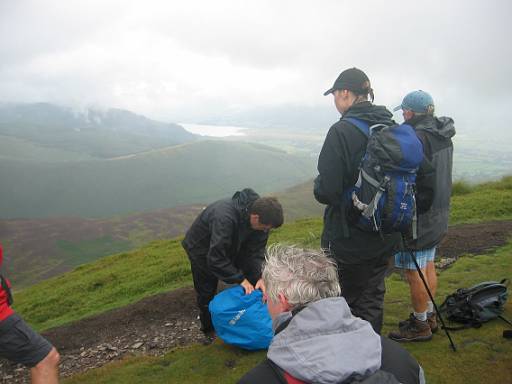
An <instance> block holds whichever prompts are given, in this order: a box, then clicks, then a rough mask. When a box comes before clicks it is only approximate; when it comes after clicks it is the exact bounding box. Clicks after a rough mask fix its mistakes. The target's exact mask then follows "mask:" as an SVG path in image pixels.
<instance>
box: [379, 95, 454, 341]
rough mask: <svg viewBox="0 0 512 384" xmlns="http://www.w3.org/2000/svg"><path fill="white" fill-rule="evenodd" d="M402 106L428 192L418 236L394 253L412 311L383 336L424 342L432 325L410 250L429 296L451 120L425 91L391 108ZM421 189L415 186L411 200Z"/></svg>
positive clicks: (446, 202) (444, 214)
mask: <svg viewBox="0 0 512 384" xmlns="http://www.w3.org/2000/svg"><path fill="white" fill-rule="evenodd" d="M400 109H401V110H402V113H403V117H404V120H405V122H406V123H407V124H409V125H411V126H412V127H413V128H414V130H415V131H416V134H417V135H418V138H419V139H420V140H421V142H422V144H423V152H424V155H425V157H426V158H427V159H428V160H429V161H430V164H431V165H432V166H433V168H434V170H435V176H434V179H435V182H434V194H433V201H432V205H431V206H430V209H429V210H427V211H426V212H420V214H419V215H418V237H417V239H416V240H412V239H409V240H407V241H406V243H405V245H406V248H407V249H406V250H405V251H404V252H399V253H397V254H396V255H395V266H396V267H397V268H401V269H404V270H405V276H406V278H407V281H408V283H409V287H410V292H411V301H412V307H413V313H411V314H410V316H409V318H408V319H407V320H405V321H401V322H400V323H399V325H398V326H399V329H398V331H394V332H391V333H390V334H389V337H390V338H391V339H393V340H396V341H428V340H430V339H431V338H432V333H433V332H436V331H437V329H438V326H437V321H436V315H435V313H434V308H433V303H432V302H431V301H430V298H429V296H428V293H427V291H426V289H425V286H424V284H423V282H422V280H421V278H420V276H419V273H418V271H417V270H416V265H415V264H414V261H413V260H412V255H411V253H412V252H414V255H415V257H416V259H417V262H418V266H419V267H420V269H421V271H422V273H423V275H424V277H425V279H426V282H427V284H428V286H429V289H430V291H431V293H432V295H433V296H434V295H435V293H436V289H437V275H436V270H435V265H434V257H435V254H436V247H437V245H438V244H439V243H440V242H441V240H442V239H443V237H444V236H445V234H446V232H447V231H448V215H449V210H450V196H451V192H452V165H453V143H452V139H451V138H452V137H453V136H454V135H455V127H454V125H453V120H452V119H451V118H449V117H439V118H438V117H436V116H435V115H434V100H433V99H432V97H431V96H430V95H429V94H428V93H427V92H425V91H421V90H419V91H413V92H411V93H409V94H408V95H407V96H405V98H404V99H403V101H402V104H401V105H399V106H398V107H396V108H395V111H397V110H400ZM423 193H424V191H423V190H422V189H421V188H420V185H418V192H417V200H421V199H422V194H423Z"/></svg>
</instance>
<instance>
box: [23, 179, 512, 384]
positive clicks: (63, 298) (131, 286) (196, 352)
mask: <svg viewBox="0 0 512 384" xmlns="http://www.w3.org/2000/svg"><path fill="white" fill-rule="evenodd" d="M511 187H512V183H511V179H510V178H507V179H504V180H503V181H501V182H498V183H490V184H487V185H484V186H479V187H475V188H474V189H472V190H470V191H469V192H468V193H466V194H463V195H458V196H455V197H454V198H453V212H452V222H457V223H461V222H472V221H485V220H496V219H506V218H510V217H511V212H512V198H511V197H512V196H511V193H512V192H511ZM472 197H474V200H473V199H472ZM496 202H501V203H500V204H496ZM468 206H473V207H475V206H476V207H475V208H474V209H468ZM478 207H480V208H478ZM321 226H322V224H321V219H320V218H318V219H305V220H300V221H297V222H294V223H291V224H287V225H286V226H284V227H283V228H281V229H279V230H276V231H274V232H273V233H272V237H271V240H270V241H271V242H276V241H281V242H288V243H296V244H301V245H304V246H309V247H317V246H318V244H319V235H320V231H321ZM511 253H512V246H511V245H509V246H507V247H505V248H503V249H501V250H499V251H498V252H497V254H496V255H494V256H477V257H471V258H466V259H463V260H461V261H460V262H458V263H457V264H456V265H455V266H454V267H452V268H451V269H450V270H448V271H447V272H444V273H443V274H441V276H440V289H439V297H442V296H443V295H445V294H447V293H448V292H450V291H451V290H453V288H455V287H459V286H464V285H469V284H471V283H475V282H479V281H482V280H488V279H494V280H496V279H501V278H502V277H503V276H510V275H511V274H512V273H511V272H512V261H511V257H510V254H511ZM468 271H471V273H467V272H468ZM190 284H191V279H190V270H189V265H188V262H187V260H186V257H185V255H184V253H183V251H182V249H181V247H180V245H179V241H178V240H171V241H157V242H153V243H151V244H149V245H147V246H145V247H143V248H140V249H139V250H137V251H134V252H130V253H123V254H119V255H114V256H110V257H106V258H104V259H102V260H99V261H97V262H95V263H92V264H88V265H84V266H81V267H79V268H77V269H76V270H74V271H72V272H70V273H67V274H65V275H62V276H60V277H58V278H54V279H51V280H48V281H45V282H43V283H40V284H38V285H36V286H33V287H30V288H28V289H26V290H24V291H22V292H19V293H17V294H16V309H17V310H18V311H19V312H20V313H21V314H22V315H23V316H24V317H25V318H26V319H27V320H28V321H29V322H30V323H31V324H32V325H34V326H35V327H36V328H38V329H45V328H49V327H52V326H56V325H61V324H65V323H68V322H71V321H74V320H78V319H80V318H83V317H86V316H89V315H92V314H95V313H100V312H103V311H105V310H107V309H110V308H115V307H120V306H123V305H126V304H128V303H132V302H135V301H137V300H139V299H141V298H142V297H145V296H149V295H152V294H155V293H157V292H163V291H168V290H170V289H175V288H177V287H180V286H185V285H190ZM387 284H388V288H389V293H388V295H387V296H386V324H385V331H388V330H390V328H391V326H392V324H393V323H395V322H396V320H397V319H398V318H399V317H403V316H404V314H406V313H407V312H408V293H407V286H406V285H405V283H404V282H402V281H400V280H399V279H397V278H396V277H395V278H392V279H390V280H388V283H387ZM507 314H508V315H509V317H512V316H511V315H512V308H511V303H510V302H509V304H508V307H507ZM501 329H503V326H502V325H501V324H499V323H493V325H492V326H491V325H489V326H487V327H485V328H483V329H481V330H478V331H473V330H468V331H464V332H463V333H459V334H458V335H456V341H457V342H458V344H459V347H460V348H461V350H462V351H461V352H463V353H459V354H457V355H452V354H451V353H450V352H449V349H448V346H447V340H446V339H445V337H443V336H439V337H436V340H435V341H434V342H432V343H430V344H422V345H425V346H424V347H421V346H420V345H411V346H408V348H411V351H412V352H413V353H414V355H415V356H417V358H418V359H419V360H420V362H422V363H423V364H424V365H425V368H426V370H427V373H428V374H429V376H431V377H432V378H436V375H437V377H439V375H440V374H439V373H438V372H437V371H438V370H441V372H442V375H446V377H451V376H453V377H454V379H453V381H451V380H442V379H438V380H437V381H436V380H434V381H433V382H457V381H456V380H459V381H458V382H461V383H462V382H464V383H470V382H481V380H482V377H483V376H482V372H483V370H486V371H487V370H491V369H492V370H493V372H494V373H493V375H497V376H496V377H497V378H499V377H500V376H499V375H505V374H507V371H506V368H505V367H507V366H510V363H511V362H512V357H511V353H512V352H511V347H510V345H509V344H510V343H508V344H507V343H505V342H504V341H502V339H500V338H499V337H498V336H499V335H498V332H501V331H500V330H501ZM475 332H476V333H475ZM459 335H460V336H459ZM497 335H498V336H497ZM482 336H484V337H482ZM475 348H476V349H475ZM425 351H431V356H430V355H429V354H428V353H425ZM213 352H215V353H213ZM476 354H479V356H480V357H478V358H477V357H475V355H476ZM262 356H263V355H262V354H247V353H244V352H240V351H236V350H234V349H231V348H229V347H225V346H222V345H218V344H214V345H212V346H209V347H204V346H192V347H189V348H185V349H178V350H175V351H174V352H171V353H169V354H168V355H167V356H166V357H165V358H164V359H152V358H137V359H132V360H127V361H123V362H121V363H116V364H114V365H113V366H108V367H106V368H105V369H102V370H97V371H93V372H91V373H90V374H89V375H85V376H83V377H82V376H80V377H77V378H76V379H73V381H71V382H108V383H110V382H138V381H137V380H135V379H133V378H140V377H141V375H142V376H143V377H145V379H144V382H155V383H157V382H169V381H171V382H173V381H175V382H180V381H179V380H180V379H179V376H176V375H185V376H186V377H188V379H187V381H182V382H190V383H193V382H205V383H208V382H218V378H219V377H223V378H224V377H225V379H223V380H222V382H233V381H235V379H236V378H238V377H240V375H241V374H242V372H244V371H246V370H247V369H248V368H249V367H250V366H253V365H254V364H255V363H256V362H257V361H258V360H259V359H261V358H262ZM482 356H483V357H482ZM452 357H453V361H452V359H451V358H452ZM448 358H450V360H448ZM226 360H234V361H236V362H237V366H236V367H235V368H233V369H232V368H226V365H225V364H224V361H226ZM481 361H487V363H486V364H481V363H477V364H474V362H481ZM227 365H231V364H227ZM115 367H118V368H115ZM445 371H446V372H445ZM508 374H510V371H508ZM146 375H149V376H147V377H146ZM173 375H174V376H173ZM210 375H211V376H210ZM93 377H94V379H93ZM118 377H124V378H125V380H124V381H123V380H120V379H119V380H120V381H117V380H118V379H117V378H118ZM151 377H153V379H151ZM503 377H505V376H503ZM128 378H129V379H128ZM81 380H83V381H81ZM132 380H133V381H132ZM151 380H152V381H151ZM139 381H140V379H139ZM498 382H500V380H498ZM501 382H504V381H503V380H501Z"/></svg>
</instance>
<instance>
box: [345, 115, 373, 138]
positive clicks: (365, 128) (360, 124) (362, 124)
mask: <svg viewBox="0 0 512 384" xmlns="http://www.w3.org/2000/svg"><path fill="white" fill-rule="evenodd" d="M343 120H345V121H348V122H349V123H350V124H352V125H354V126H356V127H357V128H358V129H359V130H360V131H361V132H362V133H363V135H365V136H366V137H368V136H370V125H369V124H368V123H367V122H366V121H363V120H359V119H356V118H355V117H346V118H343Z"/></svg>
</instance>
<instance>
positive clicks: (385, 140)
mask: <svg viewBox="0 0 512 384" xmlns="http://www.w3.org/2000/svg"><path fill="white" fill-rule="evenodd" d="M344 120H346V121H348V122H350V123H351V124H353V125H355V126H356V127H357V128H358V129H359V130H360V131H361V132H362V133H363V134H364V135H365V136H366V137H368V144H367V146H366V153H365V155H364V156H363V159H362V161H361V165H360V167H359V179H358V180H357V183H356V185H355V186H354V187H353V188H350V189H349V190H347V191H345V192H344V195H345V199H347V200H349V207H350V208H349V210H348V217H349V221H350V222H352V223H353V224H355V225H356V226H358V227H359V228H361V229H362V230H365V231H370V232H381V233H393V232H401V233H403V234H407V235H409V236H410V235H412V237H413V238H416V220H417V216H416V199H415V192H416V174H417V172H418V169H419V167H420V164H421V162H422V160H423V145H422V144H421V141H420V140H419V139H418V137H417V136H416V132H415V131H414V128H413V127H412V126H410V125H408V124H400V125H396V124H395V125H392V126H386V125H384V124H377V125H373V126H371V127H370V126H369V125H368V124H367V123H366V122H364V121H362V120H359V119H354V118H346V119H344Z"/></svg>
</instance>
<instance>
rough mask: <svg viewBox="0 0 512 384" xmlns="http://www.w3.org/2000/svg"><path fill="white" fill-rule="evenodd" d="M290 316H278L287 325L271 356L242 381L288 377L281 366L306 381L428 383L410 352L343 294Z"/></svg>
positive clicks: (324, 383)
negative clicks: (381, 332) (386, 335)
mask: <svg viewBox="0 0 512 384" xmlns="http://www.w3.org/2000/svg"><path fill="white" fill-rule="evenodd" d="M291 316H292V314H291V313H290V312H286V313H284V314H282V315H281V316H279V317H278V318H277V319H276V322H275V323H274V327H277V329H278V330H279V329H280V328H282V327H283V326H285V328H284V329H282V330H280V331H278V333H277V334H276V335H275V336H274V339H273V340H272V343H271V344H270V347H269V350H268V353H267V357H268V360H267V362H264V363H262V364H260V366H258V367H256V368H255V369H253V371H251V372H249V373H248V374H247V375H245V376H244V377H243V378H242V379H241V381H240V382H239V383H243V384H249V383H262V382H264V383H266V384H272V383H280V382H286V381H282V380H278V379H277V378H276V377H279V376H280V375H279V374H278V373H277V371H278V370H281V371H285V372H287V373H288V374H290V375H292V376H293V377H295V378H296V379H299V380H301V381H303V382H306V383H319V384H334V383H352V382H359V381H363V382H364V383H374V382H375V383H377V382H378V383H381V384H383V383H397V382H402V383H411V384H418V383H424V377H423V371H422V370H421V367H420V366H419V365H418V363H417V362H416V361H415V360H414V359H413V358H412V357H411V356H410V354H409V353H408V352H407V351H405V349H403V348H402V347H401V346H399V345H398V344H397V343H394V342H392V341H391V340H389V339H386V338H383V337H381V336H379V335H378V334H377V333H375V332H374V331H373V328H372V327H371V325H370V323H368V322H367V321H365V320H362V319H360V318H358V317H355V316H353V315H352V314H351V312H350V309H349V307H348V305H347V302H346V301H345V299H344V298H343V297H333V298H327V299H322V300H318V301H316V302H313V303H310V304H308V305H307V306H306V307H305V308H303V309H302V310H300V312H298V313H296V314H295V315H294V316H293V317H292V318H291V320H290V317H291ZM287 322H288V323H287ZM286 323H287V325H286Z"/></svg>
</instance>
